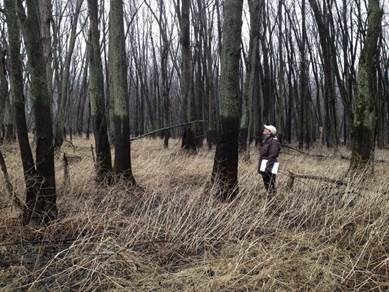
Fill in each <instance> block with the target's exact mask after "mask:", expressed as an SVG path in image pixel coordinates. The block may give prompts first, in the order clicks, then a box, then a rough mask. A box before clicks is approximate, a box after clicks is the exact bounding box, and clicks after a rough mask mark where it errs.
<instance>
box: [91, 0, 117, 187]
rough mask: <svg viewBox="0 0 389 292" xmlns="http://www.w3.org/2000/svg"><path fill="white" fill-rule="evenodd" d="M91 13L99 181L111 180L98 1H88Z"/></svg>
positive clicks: (94, 131)
mask: <svg viewBox="0 0 389 292" xmlns="http://www.w3.org/2000/svg"><path fill="white" fill-rule="evenodd" d="M88 11H89V21H90V24H89V40H90V56H89V57H90V59H89V96H90V108H91V117H92V121H93V134H94V137H95V148H96V156H97V158H96V159H97V180H98V181H103V180H105V179H109V177H110V173H111V172H112V159H111V149H110V146H109V142H108V133H107V113H106V109H105V99H104V77H103V68H102V63H101V54H100V43H99V40H100V31H99V27H98V7H97V1H96V0H88Z"/></svg>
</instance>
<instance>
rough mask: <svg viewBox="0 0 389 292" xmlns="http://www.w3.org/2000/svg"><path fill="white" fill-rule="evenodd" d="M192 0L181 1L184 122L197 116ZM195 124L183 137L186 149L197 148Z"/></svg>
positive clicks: (188, 128) (187, 129) (183, 145)
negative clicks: (193, 90) (193, 84)
mask: <svg viewBox="0 0 389 292" xmlns="http://www.w3.org/2000/svg"><path fill="white" fill-rule="evenodd" d="M190 3H191V1H190V0H182V1H181V15H180V29H181V38H180V42H181V54H182V60H181V62H182V64H181V68H182V75H181V91H182V98H183V100H184V107H183V112H184V114H183V115H184V122H190V121H192V120H194V117H195V115H196V114H195V110H196V109H195V102H194V97H193V92H192V86H191V84H192V73H193V70H192V51H191V47H190ZM195 126H196V125H192V126H191V127H187V128H186V129H185V131H184V135H183V137H182V147H183V148H184V149H186V150H193V151H194V150H196V148H197V146H196V141H195V135H196V131H195Z"/></svg>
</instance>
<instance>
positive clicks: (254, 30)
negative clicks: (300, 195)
mask: <svg viewBox="0 0 389 292" xmlns="http://www.w3.org/2000/svg"><path fill="white" fill-rule="evenodd" d="M261 5H263V2H262V1H260V0H255V1H253V0H250V1H249V9H250V41H249V52H248V62H247V68H246V80H245V81H244V91H243V99H242V116H241V118H240V129H239V150H240V151H241V152H246V151H247V141H248V136H249V124H250V123H251V122H252V114H251V113H252V107H253V104H252V101H253V98H254V92H255V89H254V88H255V83H256V82H258V77H259V76H258V74H256V73H258V68H257V67H258V59H259V56H258V55H259V48H258V42H259V38H258V36H259V29H260V27H259V25H260V22H259V15H260V8H261Z"/></svg>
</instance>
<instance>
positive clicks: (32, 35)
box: [18, 0, 58, 224]
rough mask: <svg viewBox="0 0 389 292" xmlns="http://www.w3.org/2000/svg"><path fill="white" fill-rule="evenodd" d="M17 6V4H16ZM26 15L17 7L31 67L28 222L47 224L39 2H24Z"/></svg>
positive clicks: (50, 152) (48, 148)
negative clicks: (31, 199) (32, 194)
mask: <svg viewBox="0 0 389 292" xmlns="http://www.w3.org/2000/svg"><path fill="white" fill-rule="evenodd" d="M19 4H21V3H20V2H19ZM26 7H27V16H26V15H25V14H24V11H23V8H22V7H21V6H19V9H18V12H19V13H20V14H19V18H20V20H21V23H23V24H24V29H25V34H24V35H25V37H26V39H25V42H26V49H27V54H28V60H29V65H30V68H31V73H30V74H31V95H32V98H33V106H34V117H35V125H36V140H37V141H36V143H37V145H36V170H37V175H38V182H37V183H38V185H39V191H38V194H37V197H36V201H35V208H34V210H33V213H32V216H31V220H32V221H33V222H34V223H37V224H42V223H45V224H46V223H48V222H50V221H51V220H53V219H55V218H56V217H57V213H58V211H57V206H56V200H57V196H56V186H55V169H54V148H53V123H52V118H51V99H50V97H49V93H48V87H47V76H46V67H45V60H44V56H43V49H42V48H43V46H42V43H41V33H40V26H39V0H31V1H27V5H26Z"/></svg>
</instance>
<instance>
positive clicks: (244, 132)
mask: <svg viewBox="0 0 389 292" xmlns="http://www.w3.org/2000/svg"><path fill="white" fill-rule="evenodd" d="M248 134H249V130H248V128H240V129H239V152H240V153H244V152H246V151H247V137H248Z"/></svg>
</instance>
